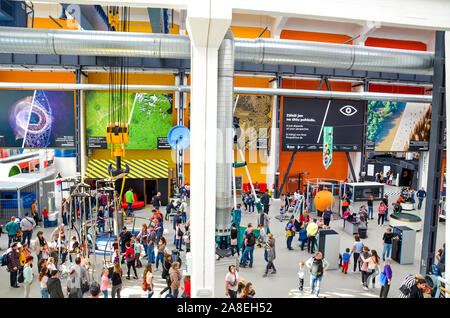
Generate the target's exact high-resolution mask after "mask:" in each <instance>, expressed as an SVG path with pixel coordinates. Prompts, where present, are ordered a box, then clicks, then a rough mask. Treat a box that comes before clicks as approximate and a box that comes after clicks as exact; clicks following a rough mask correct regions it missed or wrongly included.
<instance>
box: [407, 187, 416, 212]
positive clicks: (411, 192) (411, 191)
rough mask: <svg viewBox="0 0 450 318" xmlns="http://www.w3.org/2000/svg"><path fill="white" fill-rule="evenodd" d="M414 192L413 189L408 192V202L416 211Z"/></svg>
mask: <svg viewBox="0 0 450 318" xmlns="http://www.w3.org/2000/svg"><path fill="white" fill-rule="evenodd" d="M415 193H416V192H415V191H414V189H411V190H409V198H408V199H409V202H410V203H411V204H412V208H413V209H416V207H415V204H416V199H415Z"/></svg>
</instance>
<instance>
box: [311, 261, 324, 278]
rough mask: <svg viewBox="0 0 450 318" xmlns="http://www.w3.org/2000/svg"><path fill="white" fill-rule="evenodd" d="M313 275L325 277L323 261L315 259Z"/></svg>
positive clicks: (312, 268) (312, 269)
mask: <svg viewBox="0 0 450 318" xmlns="http://www.w3.org/2000/svg"><path fill="white" fill-rule="evenodd" d="M311 275H314V276H322V275H323V261H322V260H321V259H315V258H314V261H313V263H312V266H311Z"/></svg>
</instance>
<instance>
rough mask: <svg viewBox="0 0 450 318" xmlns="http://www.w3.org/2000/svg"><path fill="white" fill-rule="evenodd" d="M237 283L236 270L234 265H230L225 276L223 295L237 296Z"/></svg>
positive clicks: (237, 275)
mask: <svg viewBox="0 0 450 318" xmlns="http://www.w3.org/2000/svg"><path fill="white" fill-rule="evenodd" d="M238 285H239V274H238V272H237V271H236V266H234V265H230V266H229V267H228V273H227V275H226V276H225V296H230V298H237V291H238Z"/></svg>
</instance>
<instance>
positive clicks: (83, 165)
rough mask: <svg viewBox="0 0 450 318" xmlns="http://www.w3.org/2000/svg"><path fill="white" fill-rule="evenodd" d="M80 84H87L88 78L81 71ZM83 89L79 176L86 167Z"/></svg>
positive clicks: (82, 98)
mask: <svg viewBox="0 0 450 318" xmlns="http://www.w3.org/2000/svg"><path fill="white" fill-rule="evenodd" d="M80 82H81V84H87V82H88V78H87V76H85V75H83V73H81V80H80ZM84 94H85V91H81V92H80V121H81V122H80V141H81V145H80V156H81V159H80V161H81V167H80V168H81V169H80V170H81V171H80V172H81V176H84V174H85V172H86V167H87V153H86V148H87V147H86V144H87V138H86V107H85V98H84Z"/></svg>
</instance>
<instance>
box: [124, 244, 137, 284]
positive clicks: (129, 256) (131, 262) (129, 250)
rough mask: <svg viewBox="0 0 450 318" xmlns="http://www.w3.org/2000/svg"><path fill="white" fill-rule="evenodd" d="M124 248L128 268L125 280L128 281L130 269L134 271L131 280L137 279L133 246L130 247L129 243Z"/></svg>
mask: <svg viewBox="0 0 450 318" xmlns="http://www.w3.org/2000/svg"><path fill="white" fill-rule="evenodd" d="M125 246H126V251H125V260H126V262H127V267H128V273H127V279H130V270H131V268H133V271H134V276H133V279H138V276H137V272H136V256H135V255H134V246H133V245H131V244H130V242H128V243H127V244H126V245H125Z"/></svg>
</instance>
